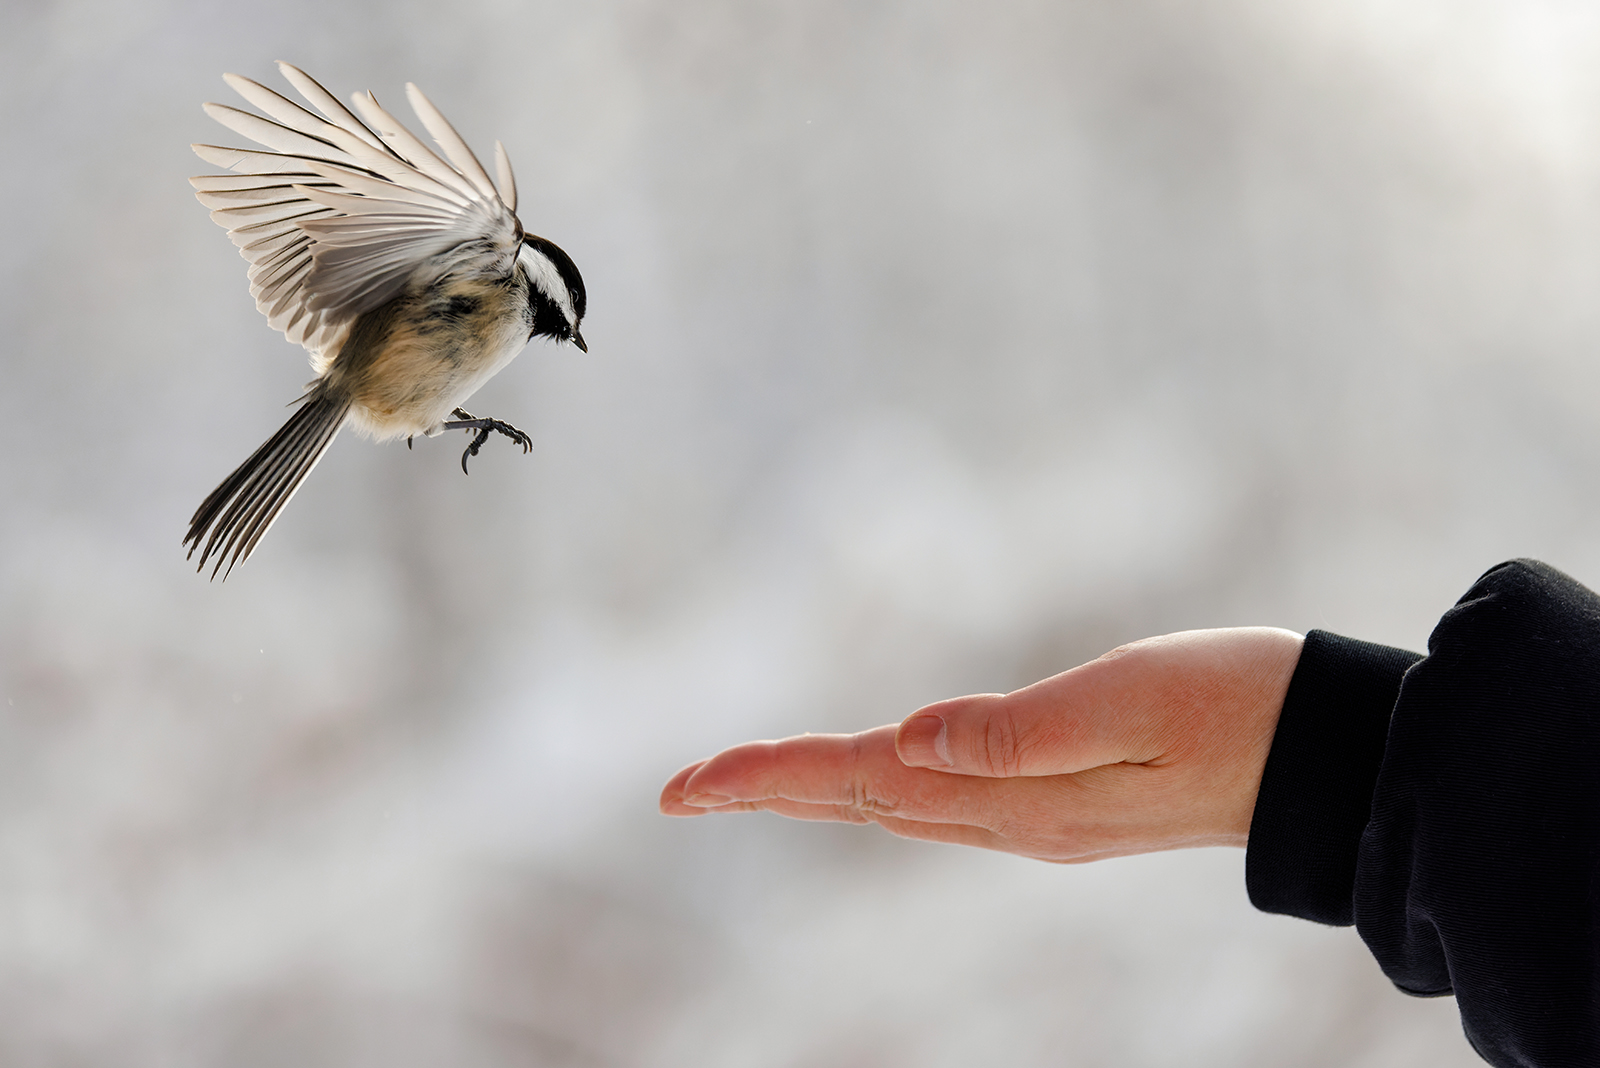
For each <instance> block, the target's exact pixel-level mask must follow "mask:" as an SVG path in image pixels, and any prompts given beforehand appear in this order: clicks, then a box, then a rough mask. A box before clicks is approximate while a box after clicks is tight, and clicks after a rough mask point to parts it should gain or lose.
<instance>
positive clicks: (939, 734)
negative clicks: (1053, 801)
mask: <svg viewBox="0 0 1600 1068" xmlns="http://www.w3.org/2000/svg"><path fill="white" fill-rule="evenodd" d="M1071 675H1072V672H1067V673H1065V674H1063V675H1057V676H1055V677H1054V678H1050V679H1046V680H1044V682H1041V683H1036V684H1035V685H1034V686H1030V687H1028V688H1027V689H1025V690H1018V691H1016V692H1015V693H1009V694H997V693H986V694H976V695H974V696H971V697H956V698H953V699H951V700H948V701H940V702H939V703H937V704H932V705H928V706H927V707H926V708H919V709H918V710H917V711H915V712H913V713H912V714H911V715H910V716H908V717H906V720H905V722H903V723H901V724H900V729H899V730H898V731H897V732H896V734H895V752H896V753H897V754H898V755H899V757H900V762H901V763H903V764H905V765H907V766H909V767H913V768H930V769H933V770H936V771H950V772H956V773H958V774H962V775H982V776H988V777H992V778H1010V777H1013V776H1021V775H1067V774H1071V773H1073V772H1078V771H1083V770H1085V769H1087V768H1093V767H1099V766H1100V765H1102V764H1115V763H1119V762H1121V761H1124V760H1128V759H1130V756H1129V752H1128V749H1129V747H1128V745H1127V744H1126V743H1125V742H1124V741H1122V740H1121V739H1119V738H1118V737H1117V736H1116V735H1120V734H1126V733H1127V732H1126V731H1125V730H1118V729H1117V724H1116V722H1115V721H1117V720H1120V719H1121V717H1116V716H1112V717H1108V716H1106V715H1105V714H1104V713H1105V712H1106V711H1107V710H1105V709H1103V708H1102V707H1100V706H1101V702H1100V701H1098V700H1096V697H1097V696H1098V695H1097V694H1095V693H1094V692H1093V690H1094V688H1092V687H1084V686H1082V685H1075V684H1076V683H1079V681H1080V680H1078V679H1074V678H1071V677H1069V676H1071Z"/></svg>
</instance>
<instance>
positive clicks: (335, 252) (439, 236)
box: [190, 63, 522, 373]
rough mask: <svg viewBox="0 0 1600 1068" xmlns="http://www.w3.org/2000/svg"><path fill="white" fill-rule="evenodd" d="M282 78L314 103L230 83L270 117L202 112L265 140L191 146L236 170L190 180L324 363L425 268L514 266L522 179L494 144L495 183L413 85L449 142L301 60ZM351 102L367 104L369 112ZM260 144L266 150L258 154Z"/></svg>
mask: <svg viewBox="0 0 1600 1068" xmlns="http://www.w3.org/2000/svg"><path fill="white" fill-rule="evenodd" d="M278 69H279V70H280V71H281V72H282V73H283V76H284V78H285V79H286V80H287V81H288V82H289V84H290V85H291V86H293V87H294V89H295V90H296V91H297V92H299V94H300V95H301V97H303V98H304V99H305V101H306V102H307V103H308V104H309V105H310V106H311V108H314V109H315V111H312V110H309V109H308V108H306V107H303V106H301V105H300V104H299V103H297V102H296V101H294V100H291V99H290V98H288V97H286V96H284V95H282V94H280V93H278V92H276V91H275V90H272V89H269V88H267V87H266V86H264V85H261V84H260V83H258V82H255V81H252V80H251V79H249V78H244V77H240V76H238V75H233V74H229V75H225V76H224V79H225V80H226V82H227V83H228V85H229V86H231V87H232V88H233V89H234V90H235V91H236V92H237V93H238V94H239V95H240V96H241V97H242V98H243V99H244V101H245V102H246V103H247V104H250V105H252V106H253V107H255V108H256V109H258V110H259V111H260V112H261V114H256V113H254V112H251V111H245V110H242V109H240V108H235V107H230V106H227V105H224V104H207V105H205V111H206V114H208V115H210V116H211V117H212V118H213V119H215V120H216V121H217V122H219V123H221V124H222V125H224V126H226V127H227V128H228V129H230V130H232V131H233V132H234V133H237V134H239V135H241V136H243V137H246V138H249V139H250V140H251V141H253V142H255V143H256V144H258V145H260V146H262V149H256V148H225V147H222V146H218V145H195V146H194V150H195V153H196V154H197V155H198V156H200V158H201V159H203V160H205V161H206V162H207V163H210V164H212V165H213V166H215V167H220V168H223V169H225V170H227V171H230V172H232V173H229V174H212V175H202V176H200V177H197V178H193V179H190V181H191V183H192V184H193V185H194V188H195V197H196V199H198V200H199V201H200V202H201V203H202V204H203V205H205V206H206V207H207V208H208V209H210V210H211V217H212V219H214V220H215V221H216V222H217V223H218V224H219V225H221V226H223V227H225V228H226V229H227V231H228V236H229V237H230V238H231V239H232V240H233V242H234V244H236V245H238V246H239V252H240V255H242V256H243V257H244V258H245V259H246V260H248V261H249V263H250V268H249V272H248V273H249V279H250V292H251V295H252V296H253V297H254V298H255V300H256V307H257V308H259V309H260V310H261V312H262V313H263V314H264V315H266V317H267V321H268V323H269V324H271V326H272V327H273V328H274V329H276V330H281V331H282V332H283V333H284V335H285V336H287V337H288V338H289V339H290V340H291V341H295V342H297V343H299V344H302V345H304V346H305V347H306V348H307V349H309V350H310V351H311V355H312V364H313V366H315V367H317V368H318V372H319V373H321V370H322V369H323V368H325V367H326V364H327V362H328V360H329V359H331V357H332V355H333V353H332V352H324V351H323V350H324V348H325V347H326V346H328V345H330V344H333V343H335V342H338V341H339V340H340V339H341V338H342V337H344V336H345V335H346V334H347V333H348V330H349V326H350V324H351V322H352V321H353V320H354V319H355V318H356V317H357V316H359V315H361V314H362V313H364V312H366V311H370V310H371V309H373V308H376V307H378V306H380V305H382V304H383V303H384V302H386V301H388V300H391V299H393V298H394V297H395V296H397V295H398V294H399V293H401V292H402V291H403V290H404V289H405V287H406V285H407V284H408V283H409V282H410V281H411V279H412V278H413V277H415V276H416V274H417V272H418V271H419V270H440V269H443V268H442V267H439V266H434V267H429V266H428V265H429V263H430V262H435V263H443V262H444V260H443V259H441V258H447V259H448V261H449V263H450V266H451V268H452V269H466V270H475V271H487V272H496V271H504V272H509V271H510V270H512V269H513V266H514V264H515V257H516V252H517V248H518V247H519V245H520V243H521V239H522V227H521V224H520V223H518V222H517V218H516V215H515V204H516V198H517V192H516V180H515V178H514V177H513V176H512V172H511V163H510V160H509V159H508V158H507V156H506V152H505V148H504V147H503V146H502V145H501V144H500V143H499V142H496V143H495V177H494V179H491V178H490V177H489V174H488V172H487V171H486V170H485V169H484V167H483V165H482V164H481V163H480V162H479V161H478V158H477V156H476V155H474V154H473V152H472V149H471V148H470V147H469V146H468V145H467V143H466V141H465V140H463V139H462V138H461V135H460V134H458V133H457V132H456V130H455V127H453V126H451V125H450V123H449V121H448V120H447V119H445V117H444V115H443V114H441V113H440V111H439V110H438V108H436V107H435V106H434V105H433V103H432V102H431V101H429V100H428V98H427V97H426V96H424V95H423V94H422V92H421V91H420V90H418V89H417V88H416V87H415V86H412V85H408V86H407V87H406V92H407V97H408V99H409V100H410V102H411V106H412V109H413V110H414V111H415V112H416V113H417V118H418V119H419V120H420V121H421V123H422V125H423V127H424V129H425V130H426V131H427V132H428V133H429V134H430V135H431V136H432V137H433V139H434V141H435V142H436V143H437V144H438V146H439V149H440V150H441V151H442V153H443V155H442V156H441V155H440V154H439V153H438V152H435V151H434V150H433V149H431V148H429V147H428V146H427V145H425V144H424V143H423V142H422V141H421V140H420V139H418V138H417V136H416V135H415V134H413V133H412V132H411V131H410V130H407V129H406V128H405V126H404V125H403V124H402V123H400V122H399V121H398V120H397V119H395V118H394V116H393V115H391V114H389V112H387V111H385V110H384V109H383V108H382V107H381V106H380V105H379V104H378V102H377V99H376V98H374V97H373V96H372V94H371V93H362V94H357V95H356V96H355V97H353V98H352V99H353V103H354V104H355V108H356V111H354V112H353V111H351V110H350V109H349V108H347V107H345V106H344V104H342V103H340V102H339V100H338V99H337V98H336V97H334V96H333V94H332V93H330V92H328V91H327V89H325V88H323V86H322V85H321V84H320V83H318V82H317V81H316V80H315V79H314V78H312V77H311V76H310V75H308V74H306V73H305V72H304V71H302V70H300V69H299V68H298V67H294V66H291V65H290V64H287V63H279V64H278ZM356 112H359V113H360V117H358V116H357V114H356ZM263 149H265V150H263Z"/></svg>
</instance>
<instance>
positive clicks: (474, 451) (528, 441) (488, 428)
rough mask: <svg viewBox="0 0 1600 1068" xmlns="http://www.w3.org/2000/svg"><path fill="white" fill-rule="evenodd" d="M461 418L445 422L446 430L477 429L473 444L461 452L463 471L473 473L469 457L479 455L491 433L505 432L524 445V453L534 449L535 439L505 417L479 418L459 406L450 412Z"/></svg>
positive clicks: (465, 473)
mask: <svg viewBox="0 0 1600 1068" xmlns="http://www.w3.org/2000/svg"><path fill="white" fill-rule="evenodd" d="M450 414H451V415H457V416H460V417H461V418H459V419H453V420H451V421H450V422H448V423H445V424H444V429H446V430H476V431H477V433H476V434H474V435H473V436H472V444H470V445H468V446H467V448H466V451H465V452H463V453H462V454H461V473H462V474H464V475H467V474H471V473H472V472H470V471H468V470H467V459H468V458H469V457H472V456H476V455H478V450H479V449H481V448H483V443H484V442H486V441H488V440H489V435H490V434H504V435H505V436H506V437H508V438H510V439H511V440H512V441H513V442H515V443H516V444H518V445H521V446H522V451H523V452H524V453H528V452H532V451H533V439H532V438H530V437H529V436H528V435H527V434H524V433H523V432H522V431H520V430H518V429H517V428H516V427H514V426H512V425H511V424H510V423H508V422H506V421H505V420H503V419H479V418H477V417H476V416H474V415H473V414H472V413H470V412H467V411H464V410H462V409H460V408H457V409H456V410H455V411H453V412H451V413H450Z"/></svg>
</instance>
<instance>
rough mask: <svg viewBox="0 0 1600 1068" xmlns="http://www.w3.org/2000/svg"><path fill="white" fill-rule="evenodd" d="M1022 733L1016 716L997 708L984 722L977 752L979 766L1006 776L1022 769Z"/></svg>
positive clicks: (989, 771)
mask: <svg viewBox="0 0 1600 1068" xmlns="http://www.w3.org/2000/svg"><path fill="white" fill-rule="evenodd" d="M1022 748H1023V743H1022V733H1021V729H1020V727H1019V726H1018V724H1017V720H1016V717H1015V716H1013V715H1012V714H1011V713H1010V712H1008V711H1005V710H1003V709H1000V710H996V711H994V712H993V713H991V714H990V715H989V717H988V718H987V719H985V720H984V723H983V734H982V737H981V739H980V744H979V746H978V751H977V753H975V754H974V755H975V757H976V758H977V762H978V765H979V767H981V768H982V769H983V770H984V771H986V772H987V773H988V774H990V775H993V776H996V777H1000V778H1005V777H1008V776H1012V775H1016V774H1017V773H1018V772H1019V771H1020V770H1021V769H1022Z"/></svg>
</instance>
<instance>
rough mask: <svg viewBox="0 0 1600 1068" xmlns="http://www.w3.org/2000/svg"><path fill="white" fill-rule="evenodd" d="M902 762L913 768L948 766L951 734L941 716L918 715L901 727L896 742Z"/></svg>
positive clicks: (896, 749) (949, 763)
mask: <svg viewBox="0 0 1600 1068" xmlns="http://www.w3.org/2000/svg"><path fill="white" fill-rule="evenodd" d="M895 751H896V752H897V753H899V754H900V763H902V764H905V765H906V766H907V767H912V768H948V767H949V766H950V765H951V763H952V761H951V759H950V742H949V736H948V734H947V732H946V731H945V726H944V719H943V718H942V717H940V716H918V717H916V718H915V719H913V720H910V721H909V722H907V723H906V724H905V725H904V726H903V727H901V728H900V737H899V739H898V740H897V741H896V742H895Z"/></svg>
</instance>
